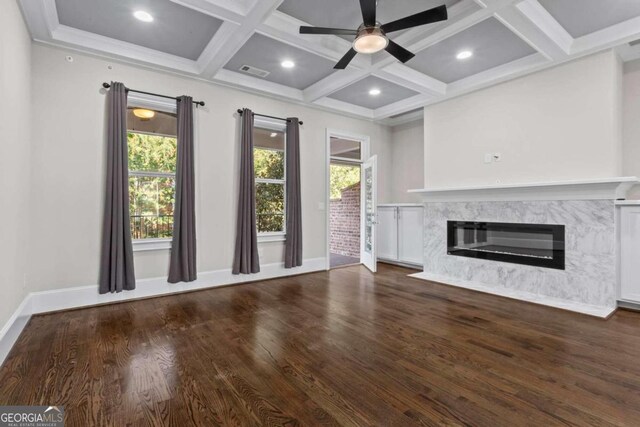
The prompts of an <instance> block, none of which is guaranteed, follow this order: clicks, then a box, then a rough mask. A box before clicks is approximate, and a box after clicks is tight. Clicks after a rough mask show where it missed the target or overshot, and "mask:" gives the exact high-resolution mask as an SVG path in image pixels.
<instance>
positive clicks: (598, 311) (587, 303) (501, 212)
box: [410, 177, 639, 318]
mask: <svg viewBox="0 0 640 427" xmlns="http://www.w3.org/2000/svg"><path fill="white" fill-rule="evenodd" d="M638 182H639V181H638V179H637V178H636V177H620V178H609V179H597V180H582V181H562V182H548V183H534V184H520V185H518V184H511V185H503V186H500V185H495V186H486V187H465V188H445V189H433V188H432V189H422V190H410V191H411V192H412V193H418V194H420V195H421V196H422V198H423V203H424V208H425V209H424V270H423V272H421V273H417V274H413V275H411V276H412V277H416V278H419V279H424V280H428V281H435V282H439V283H444V284H448V285H453V286H459V287H463V288H468V289H473V290H477V291H481V292H487V293H492V294H496V295H501V296H506V297H510V298H515V299H520V300H524V301H529V302H533V303H538V304H543V305H548V306H553V307H557V308H562V309H566V310H572V311H576V312H580V313H585V314H589V315H592V316H597V317H602V318H606V317H608V316H609V315H610V314H611V313H612V312H613V311H615V309H616V305H617V302H616V300H617V292H618V291H617V290H618V258H617V247H618V238H617V224H616V211H615V204H614V201H615V200H616V199H620V198H624V195H625V194H626V191H627V190H628V189H629V188H630V187H631V186H633V185H634V184H637V183H638ZM448 220H455V221H487V222H512V223H533V224H562V225H564V226H565V249H566V252H565V257H566V258H565V270H555V269H550V268H543V267H534V266H527V265H520V264H510V263H505V262H499V261H492V260H482V259H474V258H466V257H459V256H454V255H448V254H447V221H448Z"/></svg>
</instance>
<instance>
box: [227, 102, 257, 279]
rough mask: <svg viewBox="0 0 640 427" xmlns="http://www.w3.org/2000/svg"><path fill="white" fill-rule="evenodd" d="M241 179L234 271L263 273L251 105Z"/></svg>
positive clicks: (244, 132) (243, 135) (245, 119)
mask: <svg viewBox="0 0 640 427" xmlns="http://www.w3.org/2000/svg"><path fill="white" fill-rule="evenodd" d="M239 178H240V179H239V181H240V183H239V192H238V216H237V222H236V247H235V254H234V259H233V267H232V270H231V271H232V273H233V274H240V273H242V274H250V273H258V272H260V260H259V257H258V233H257V230H256V189H255V177H254V168H253V112H252V111H251V110H249V109H248V108H245V109H244V110H243V111H242V131H241V135H240V177H239Z"/></svg>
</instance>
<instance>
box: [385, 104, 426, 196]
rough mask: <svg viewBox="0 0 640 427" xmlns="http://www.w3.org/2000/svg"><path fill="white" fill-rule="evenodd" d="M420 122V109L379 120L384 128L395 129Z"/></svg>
mask: <svg viewBox="0 0 640 427" xmlns="http://www.w3.org/2000/svg"><path fill="white" fill-rule="evenodd" d="M422 120H424V110H423V109H420V110H419V111H412V112H410V113H406V114H402V115H400V116H396V117H388V118H386V119H382V120H380V122H381V123H382V124H384V125H386V126H390V127H396V126H402V125H404V124H407V123H412V122H417V121H422ZM378 206H380V205H378Z"/></svg>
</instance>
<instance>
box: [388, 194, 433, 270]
mask: <svg viewBox="0 0 640 427" xmlns="http://www.w3.org/2000/svg"><path fill="white" fill-rule="evenodd" d="M422 224H423V208H422V206H420V205H380V206H378V240H377V244H378V259H379V260H382V261H391V262H397V263H401V264H411V265H422V257H423V253H424V247H423V236H422V230H423V225H422Z"/></svg>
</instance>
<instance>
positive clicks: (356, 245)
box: [329, 182, 360, 258]
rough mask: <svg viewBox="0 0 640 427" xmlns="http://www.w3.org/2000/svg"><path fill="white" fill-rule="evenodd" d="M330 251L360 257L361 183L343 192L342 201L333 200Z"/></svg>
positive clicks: (330, 222)
mask: <svg viewBox="0 0 640 427" xmlns="http://www.w3.org/2000/svg"><path fill="white" fill-rule="evenodd" d="M329 225H330V227H329V230H330V234H331V241H330V245H329V248H330V251H331V252H332V253H334V254H340V255H346V256H352V257H358V258H359V257H360V183H359V182H358V183H356V184H353V185H352V186H350V187H347V188H345V189H344V190H342V197H341V198H340V199H333V200H331V206H330V216H329Z"/></svg>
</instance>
